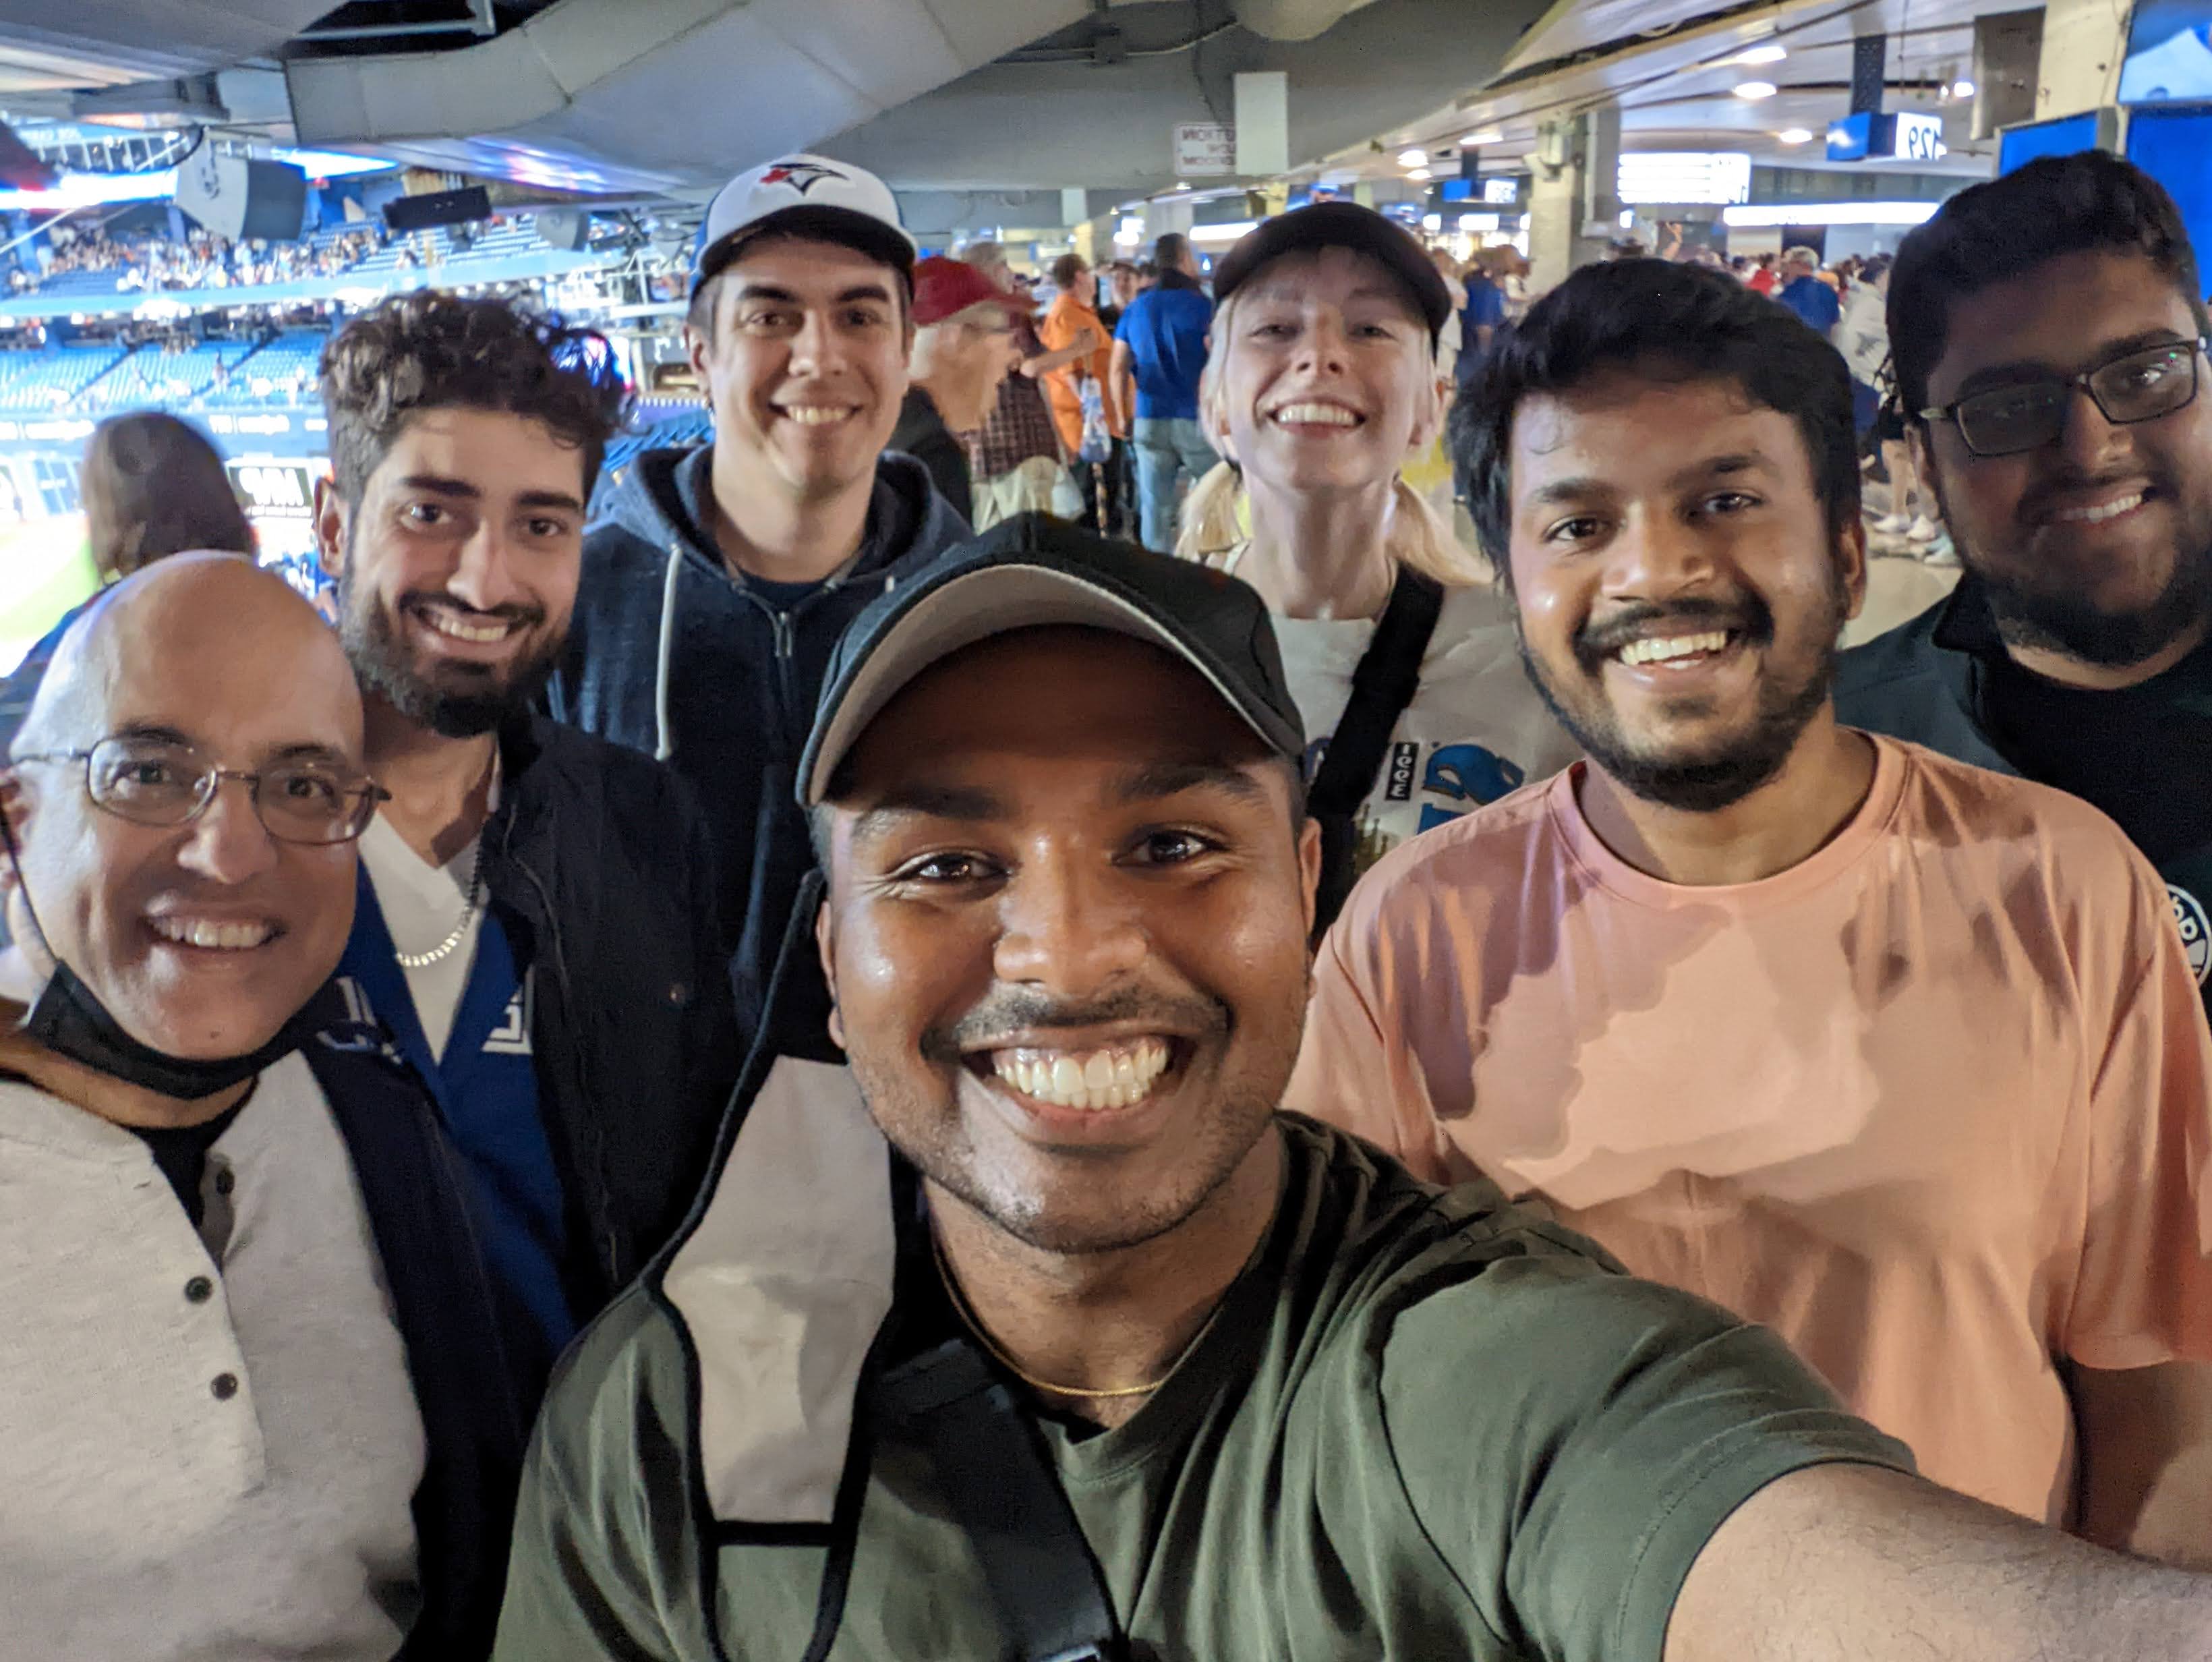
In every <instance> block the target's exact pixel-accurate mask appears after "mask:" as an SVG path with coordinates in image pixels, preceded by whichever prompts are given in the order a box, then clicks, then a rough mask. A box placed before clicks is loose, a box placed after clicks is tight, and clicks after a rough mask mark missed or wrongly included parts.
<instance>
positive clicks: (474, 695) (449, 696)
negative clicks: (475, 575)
mask: <svg viewBox="0 0 2212 1662" xmlns="http://www.w3.org/2000/svg"><path fill="white" fill-rule="evenodd" d="M353 569H354V568H353V550H352V548H351V546H350V545H349V546H348V548H347V550H346V560H345V568H344V574H343V575H342V576H341V577H340V578H339V579H338V641H339V643H340V644H341V645H343V647H344V648H345V654H346V657H347V659H348V660H349V661H350V662H351V663H352V665H353V672H354V676H355V679H357V680H358V681H359V682H360V683H361V687H362V691H364V692H374V693H375V694H376V695H377V696H378V697H380V698H382V699H383V700H384V701H385V703H388V704H390V705H391V706H392V709H395V710H397V711H398V712H399V714H400V715H404V716H405V717H406V718H407V719H408V720H409V721H413V722H416V724H417V725H419V726H422V727H426V728H429V729H430V730H431V731H432V732H433V733H435V734H439V735H440V736H441V737H443V738H447V739H471V738H474V737H475V736H477V734H483V733H489V732H491V731H492V730H493V729H494V728H497V727H498V726H500V724H501V722H503V721H508V720H509V719H511V718H513V717H515V716H518V715H526V714H527V713H528V711H529V710H530V709H531V708H532V706H533V705H534V704H535V703H537V700H538V694H539V693H541V692H543V691H544V690H545V684H546V683H547V682H548V681H550V680H551V679H552V678H553V672H554V670H555V669H556V668H558V667H559V666H560V661H561V653H562V648H563V647H564V646H565V645H566V642H565V641H564V640H563V639H562V636H560V635H559V634H558V633H554V634H550V635H549V636H547V637H546V638H545V639H544V641H542V642H540V643H539V644H538V646H537V647H536V648H534V649H532V650H529V651H526V652H524V653H523V654H521V655H520V656H518V657H516V658H515V659H513V661H510V662H508V663H505V664H474V663H468V662H465V661H446V662H442V663H437V664H434V665H424V664H422V662H420V661H419V660H418V656H417V654H416V653H415V652H414V651H413V650H411V649H410V648H409V646H408V644H407V642H406V641H405V639H404V637H403V636H402V635H401V632H400V628H399V617H400V615H401V614H402V613H404V612H408V611H410V610H413V609H418V608H422V607H425V606H428V605H429V604H431V603H434V602H435V603H436V604H438V605H441V606H448V607H451V608H452V609H453V610H454V611H456V612H464V613H465V614H466V615H468V616H469V617H471V618H481V619H483V620H485V621H487V622H491V621H497V622H502V623H511V624H515V625H516V626H517V627H518V628H519V629H520V630H534V629H539V628H542V627H543V626H544V622H545V612H544V608H543V607H541V606H500V607H496V608H495V609H494V610H492V611H489V612H479V611H477V609H476V608H474V607H473V606H464V605H462V604H461V603H460V602H459V601H458V600H454V599H453V597H452V596H451V595H447V594H431V593H428V592H423V593H410V594H403V595H401V596H400V597H399V599H398V600H397V601H395V602H394V603H393V604H392V606H390V607H386V606H383V605H381V604H380V602H379V601H378V600H377V597H376V595H375V594H374V592H373V591H371V590H369V589H368V588H365V587H361V586H360V585H358V584H356V582H355V581H353Z"/></svg>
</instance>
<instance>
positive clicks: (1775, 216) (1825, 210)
mask: <svg viewBox="0 0 2212 1662" xmlns="http://www.w3.org/2000/svg"><path fill="white" fill-rule="evenodd" d="M1941 206H1942V204H1941V203H1936V202H1794V203H1791V204H1789V205H1788V206H1787V207H1780V208H1769V207H1758V208H1752V207H1741V208H1723V209H1722V210H1721V222H1722V223H1723V224H1724V225H1727V226H1729V227H1731V228H1734V229H1737V230H1771V229H1774V228H1777V227H1779V226H1784V225H1925V224H1926V223H1927V222H1929V220H1931V219H1933V218H1934V217H1935V216H1936V209H1937V208H1939V207H1941Z"/></svg>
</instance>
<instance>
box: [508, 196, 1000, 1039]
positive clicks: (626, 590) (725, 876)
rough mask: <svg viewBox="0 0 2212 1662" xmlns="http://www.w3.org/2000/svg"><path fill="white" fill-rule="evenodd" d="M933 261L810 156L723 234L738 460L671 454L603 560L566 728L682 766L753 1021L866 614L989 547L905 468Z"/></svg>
mask: <svg viewBox="0 0 2212 1662" xmlns="http://www.w3.org/2000/svg"><path fill="white" fill-rule="evenodd" d="M914 264H915V245H914V241H913V239H911V238H910V237H908V235H907V234H906V232H905V231H904V230H903V229H902V228H901V227H900V224H899V220H898V205H897V204H896V201H895V200H894V199H893V198H892V196H891V192H890V188H889V187H888V186H885V185H884V182H883V180H879V179H878V178H877V177H875V175H874V174H869V173H865V172H863V171H862V170H861V169H860V168H858V167H850V166H848V165H847V164H846V163H844V162H842V161H831V160H829V158H828V157H826V156H818V155H787V156H783V157H780V158H779V159H777V160H776V161H772V162H770V163H769V164H768V165H767V166H765V167H756V168H754V169H753V170H752V171H750V173H744V174H739V175H738V177H737V178H735V179H733V180H731V181H730V182H729V183H728V184H727V185H726V186H723V187H722V189H721V191H720V192H719V193H718V194H717V195H716V196H715V198H714V202H713V204H711V205H710V206H709V207H708V210H707V217H706V220H705V222H704V223H703V225H702V228H701V233H700V247H699V255H698V259H697V261H696V265H695V268H694V271H693V276H692V293H691V308H690V316H689V318H688V320H686V323H685V326H684V338H685V343H686V345H687V347H688V348H689V350H690V360H691V366H692V368H694V369H695V370H696V372H697V374H698V376H699V380H700V381H701V383H702V386H704V387H705V388H706V390H707V395H708V404H709V405H710V406H711V408H712V410H713V412H714V441H713V442H712V443H711V444H709V445H706V446H703V447H692V448H683V449H663V450H648V451H647V452H646V453H645V454H642V455H641V456H640V457H638V458H637V459H636V460H635V462H634V463H632V464H631V466H629V469H628V470H627V472H626V473H625V475H624V476H623V478H621V479H620V482H619V484H618V487H617V494H616V496H615V499H614V502H613V507H612V515H611V519H610V520H609V521H607V522H605V523H603V524H601V525H600V526H599V528H598V529H597V530H596V531H594V532H593V533H592V535H591V537H590V538H589V539H587V541H586V547H585V562H584V579H583V586H582V590H581V592H580V594H579V595H578V597H577V600H576V611H575V618H574V624H573V626H572V629H571V632H570V636H569V654H568V660H567V661H566V662H565V663H564V665H563V667H562V670H561V672H560V673H559V674H558V675H557V676H556V679H555V681H554V685H553V686H552V689H551V702H552V707H553V709H554V713H555V714H556V715H560V716H562V718H564V719H566V720H568V721H573V722H575V723H576V724H577V725H579V726H580V727H583V728H586V729H588V730H590V731H592V732H593V733H597V734H603V735H605V737H607V738H610V739H612V740H617V742H619V743H623V744H628V745H632V746H635V747H636V748H638V749H640V750H642V751H646V752H649V753H650V754H653V755H655V756H658V757H659V758H662V759H664V760H665V761H668V762H669V763H671V764H672V765H673V766H674V767H675V769H676V770H677V771H678V773H680V774H682V775H683V776H684V778H685V779H686V780H687V781H688V782H690V785H691V786H692V788H693V789H694V790H695V791H696V793H697V794H698V796H699V799H700V801H701V803H702V806H703V807H705V808H706V810H707V817H708V821H709V823H710V824H711V825H713V826H714V832H715V839H716V843H717V845H718V846H717V850H716V852H717V855H718V859H719V864H720V874H721V882H720V895H721V902H722V911H723V916H724V922H725V923H726V927H727V928H728V929H729V931H730V934H731V938H732V941H734V942H735V943H736V958H735V960H734V962H733V964H732V975H733V978H734V980H735V983H736V987H737V991H738V1009H739V1013H740V1015H741V1016H742V1017H745V1018H748V1019H749V1018H750V1016H752V1015H753V1014H755V1013H757V1008H758V1005H759V1001H760V999H761V997H762V995H763V994H764V993H765V990H766V988H767V983H768V979H769V971H771V970H772V969H773V967H774V961H773V959H774V953H775V945H776V943H777V942H778V941H781V939H782V937H783V932H784V922H785V919H786V917H787V915H788V913H789V911H790V908H791V904H792V900H793V897H794V896H795V895H796V893H797V892H798V888H799V881H800V880H801V879H802V878H803V877H804V876H805V873H806V871H807V869H808V868H809V867H810V866H811V864H812V860H813V856H812V851H811V847H810V845H809V843H808V842H807V835H806V824H805V819H803V818H802V817H801V816H800V815H799V811H798V809H797V807H796V806H795V805H794V802H793V796H792V789H791V770H792V768H793V764H794V763H795V762H796V760H797V757H798V752H799V746H800V744H801V743H802V742H803V741H804V740H805V736H806V728H807V723H808V721H810V719H811V716H812V714H813V709H814V702H815V697H816V695H817V693H818V692H819V691H820V690H821V677H822V670H823V666H824V665H825V664H826V663H827V662H828V661H829V652H830V648H832V646H834V645H835V644H836V640H837V636H838V635H839V634H840V633H841V632H842V630H843V629H844V626H845V624H846V623H847V622H848V621H849V620H850V618H852V617H853V615H854V613H856V612H859V611H860V609H861V608H862V607H863V606H866V604H867V603H868V601H869V600H872V599H873V598H874V597H875V596H876V595H877V594H881V593H882V592H883V591H884V589H886V588H888V587H891V586H892V585H893V584H894V583H895V582H896V580H897V578H898V577H899V575H901V574H902V572H904V571H906V570H907V569H910V568H911V567H913V566H914V565H916V564H918V563H921V562H922V561H925V560H927V558H929V557H930V556H932V555H933V554H935V553H937V552H938V551H940V550H942V549H944V548H946V547H948V546H950V545H952V544H953V543H956V542H957V541H959V540H961V539H963V538H964V537H966V536H967V534H968V526H967V523H966V521H964V520H963V519H962V518H961V516H960V515H959V514H957V513H956V512H955V511H954V510H953V509H952V508H951V506H950V505H949V504H948V503H946V502H945V500H944V498H943V497H942V496H939V495H938V494H937V492H936V491H935V490H934V489H933V487H932V485H931V483H930V477H929V473H928V472H927V469H925V468H924V467H923V466H922V465H921V463H920V462H917V461H915V460H914V459H913V458H912V457H910V456H906V455H902V454H897V453H896V452H894V453H891V454H885V453H884V446H885V444H886V443H887V442H888V441H889V440H890V435H891V430H892V429H893V428H894V427H895V426H896V423H897V422H898V418H899V408H900V405H901V403H902V401H903V399H905V397H906V393H907V387H908V368H907V361H908V354H909V352H910V351H911V350H912V348H913V344H914V317H913V272H914Z"/></svg>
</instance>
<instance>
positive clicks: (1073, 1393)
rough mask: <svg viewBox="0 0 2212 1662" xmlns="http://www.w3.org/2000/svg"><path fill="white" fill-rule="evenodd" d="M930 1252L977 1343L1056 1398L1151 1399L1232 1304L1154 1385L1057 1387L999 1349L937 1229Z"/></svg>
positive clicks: (1213, 1318) (1210, 1319)
mask: <svg viewBox="0 0 2212 1662" xmlns="http://www.w3.org/2000/svg"><path fill="white" fill-rule="evenodd" d="M929 1250H930V1255H931V1256H932V1257H934V1258H935V1259H936V1260H937V1278H938V1280H939V1281H940V1282H944V1283H945V1296H946V1297H947V1298H949V1299H951V1300H952V1308H953V1310H954V1311H955V1312H957V1314H958V1315H959V1318H960V1319H961V1321H962V1323H963V1324H965V1325H966V1327H967V1329H968V1330H969V1332H970V1333H973V1334H974V1335H975V1338H976V1340H977V1342H979V1343H981V1345H982V1347H983V1348H984V1349H986V1350H987V1351H989V1352H990V1353H991V1355H992V1356H993V1357H994V1359H995V1360H996V1361H997V1362H998V1364H999V1366H1000V1367H1003V1368H1005V1369H1006V1372H1007V1373H1011V1374H1012V1375H1013V1376H1014V1377H1015V1378H1016V1379H1019V1380H1020V1381H1021V1382H1022V1383H1023V1384H1024V1385H1027V1386H1029V1387H1030V1389H1031V1390H1032V1391H1044V1392H1047V1393H1048V1395H1051V1396H1054V1397H1091V1398H1094V1399H1097V1400H1098V1401H1102V1402H1103V1401H1106V1400H1109V1399H1111V1398H1115V1397H1149V1396H1151V1395H1152V1393H1153V1392H1154V1391H1158V1389H1159V1388H1160V1387H1161V1386H1162V1385H1165V1384H1166V1383H1167V1382H1168V1381H1169V1380H1170V1379H1173V1378H1175V1376H1176V1369H1177V1368H1179V1367H1182V1365H1183V1364H1184V1363H1185V1362H1187V1361H1189V1360H1190V1354H1191V1352H1192V1351H1194V1350H1195V1349H1197V1348H1198V1347H1199V1345H1200V1342H1203V1341H1204V1339H1205V1337H1206V1335H1207V1334H1208V1333H1211V1332H1212V1330H1213V1324H1214V1323H1216V1322H1217V1321H1219V1320H1220V1319H1221V1310H1222V1306H1223V1305H1225V1304H1227V1303H1228V1302H1229V1300H1228V1299H1227V1298H1226V1297H1224V1298H1223V1299H1222V1300H1221V1301H1220V1303H1218V1304H1216V1305H1215V1306H1213V1313H1212V1315H1210V1316H1208V1317H1207V1318H1206V1321H1205V1323H1204V1324H1202V1325H1201V1326H1200V1328H1199V1330H1198V1331H1197V1332H1195V1333H1194V1334H1192V1335H1191V1336H1190V1342H1189V1343H1188V1344H1186V1345H1185V1346H1183V1348H1182V1349H1181V1350H1180V1351H1178V1352H1176V1359H1175V1361H1171V1362H1170V1363H1169V1364H1168V1368H1167V1372H1166V1373H1163V1374H1161V1375H1160V1377H1159V1378H1158V1379H1154V1380H1153V1381H1152V1383H1151V1384H1150V1385H1116V1386H1115V1387H1114V1388H1113V1389H1112V1390H1110V1391H1091V1390H1089V1389H1087V1388H1085V1387H1081V1386H1077V1385H1054V1383H1053V1382H1052V1381H1051V1380H1049V1379H1038V1378H1037V1377H1036V1375H1035V1374H1033V1373H1023V1372H1022V1369H1021V1365H1020V1364H1019V1363H1018V1362H1016V1361H1014V1359H1013V1358H1012V1356H1009V1355H1006V1352H1005V1351H1003V1350H1001V1349H1000V1348H999V1344H998V1341H997V1340H995V1339H994V1338H993V1337H992V1336H991V1335H990V1333H989V1331H988V1330H987V1329H986V1328H985V1327H984V1325H983V1324H982V1323H981V1321H980V1320H979V1319H977V1318H976V1315H975V1311H974V1310H972V1309H970V1308H969V1304H968V1297H967V1295H966V1294H963V1292H961V1290H960V1283H959V1282H957V1281H955V1280H954V1279H953V1277H952V1267H951V1265H950V1264H948V1263H945V1243H944V1242H943V1241H941V1240H939V1239H938V1238H937V1232H936V1231H935V1230H934V1229H933V1230H931V1231H930V1232H929Z"/></svg>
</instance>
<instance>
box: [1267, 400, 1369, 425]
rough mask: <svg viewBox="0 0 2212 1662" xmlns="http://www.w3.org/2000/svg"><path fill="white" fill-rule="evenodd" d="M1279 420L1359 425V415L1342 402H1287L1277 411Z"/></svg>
mask: <svg viewBox="0 0 2212 1662" xmlns="http://www.w3.org/2000/svg"><path fill="white" fill-rule="evenodd" d="M1275 419H1276V420H1277V421H1279V422H1285V423H1292V422H1295V423H1299V424H1301V425H1304V424H1306V423H1311V424H1313V425H1315V426H1316V427H1357V426H1358V425H1359V417H1358V415H1357V414H1356V413H1355V412H1353V411H1350V410H1347V409H1346V408H1345V407H1344V406H1343V405H1340V404H1286V405H1284V406H1283V407H1282V408H1281V409H1279V410H1278V411H1275Z"/></svg>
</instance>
